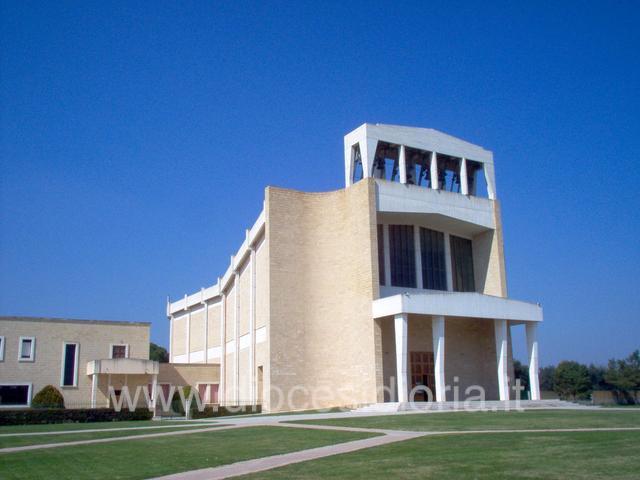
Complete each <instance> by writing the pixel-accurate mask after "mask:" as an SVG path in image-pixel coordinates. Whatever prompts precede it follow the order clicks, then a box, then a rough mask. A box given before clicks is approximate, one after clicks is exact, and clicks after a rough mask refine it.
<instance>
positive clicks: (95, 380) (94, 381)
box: [91, 373, 98, 408]
mask: <svg viewBox="0 0 640 480" xmlns="http://www.w3.org/2000/svg"><path fill="white" fill-rule="evenodd" d="M97 395H98V375H97V374H96V373H94V374H93V375H91V408H96V402H97V400H96V397H97Z"/></svg>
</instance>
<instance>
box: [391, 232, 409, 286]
mask: <svg viewBox="0 0 640 480" xmlns="http://www.w3.org/2000/svg"><path fill="white" fill-rule="evenodd" d="M389 253H390V257H391V285H392V286H394V287H409V288H416V252H415V245H414V238H413V226H412V225H389Z"/></svg>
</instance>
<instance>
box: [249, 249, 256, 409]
mask: <svg viewBox="0 0 640 480" xmlns="http://www.w3.org/2000/svg"><path fill="white" fill-rule="evenodd" d="M249 262H250V263H249V268H250V269H251V270H250V277H249V281H250V285H249V384H250V386H249V392H250V393H249V397H250V398H249V400H250V401H251V404H255V403H256V382H257V381H258V379H257V378H256V251H255V249H253V248H251V252H250V257H249Z"/></svg>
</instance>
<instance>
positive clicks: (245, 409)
mask: <svg viewBox="0 0 640 480" xmlns="http://www.w3.org/2000/svg"><path fill="white" fill-rule="evenodd" d="M261 412H262V405H243V406H237V407H234V406H229V407H217V408H214V407H204V410H203V411H202V412H199V411H198V410H197V409H196V410H195V412H194V411H193V408H192V413H191V418H211V417H229V416H232V415H252V414H254V413H261Z"/></svg>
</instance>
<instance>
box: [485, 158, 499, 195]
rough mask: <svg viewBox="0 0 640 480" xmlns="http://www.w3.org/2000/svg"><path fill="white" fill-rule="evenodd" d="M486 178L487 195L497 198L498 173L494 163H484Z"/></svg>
mask: <svg viewBox="0 0 640 480" xmlns="http://www.w3.org/2000/svg"><path fill="white" fill-rule="evenodd" d="M483 171H484V179H485V181H486V182H487V195H488V196H489V199H490V200H495V199H496V175H495V170H494V168H493V163H483Z"/></svg>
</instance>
